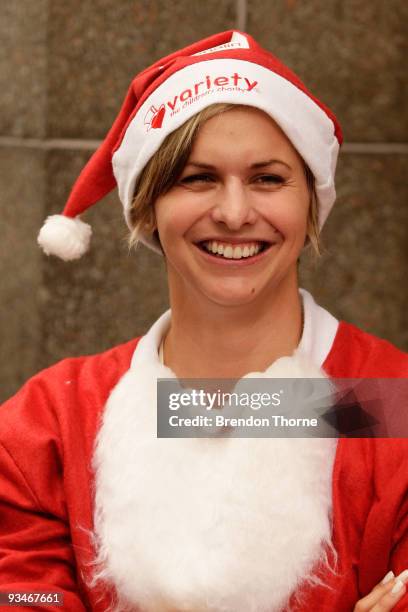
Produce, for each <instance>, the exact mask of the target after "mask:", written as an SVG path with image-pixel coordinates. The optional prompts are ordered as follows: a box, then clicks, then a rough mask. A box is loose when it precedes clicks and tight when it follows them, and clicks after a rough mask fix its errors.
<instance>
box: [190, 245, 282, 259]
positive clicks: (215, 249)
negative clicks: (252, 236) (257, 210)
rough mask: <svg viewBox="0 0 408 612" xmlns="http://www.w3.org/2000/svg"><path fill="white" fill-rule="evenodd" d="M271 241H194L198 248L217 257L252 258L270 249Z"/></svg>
mask: <svg viewBox="0 0 408 612" xmlns="http://www.w3.org/2000/svg"><path fill="white" fill-rule="evenodd" d="M273 244H275V243H272V242H264V241H257V240H255V241H251V242H242V243H237V244H235V243H234V244H232V243H231V242H220V241H218V240H205V241H202V242H198V243H196V246H198V248H199V249H201V250H202V251H204V253H207V254H209V255H211V256H213V257H214V258H217V259H230V260H231V259H233V260H240V259H252V258H254V257H256V256H257V255H259V254H260V253H263V252H265V251H267V250H268V249H270V248H271V247H272V246H273Z"/></svg>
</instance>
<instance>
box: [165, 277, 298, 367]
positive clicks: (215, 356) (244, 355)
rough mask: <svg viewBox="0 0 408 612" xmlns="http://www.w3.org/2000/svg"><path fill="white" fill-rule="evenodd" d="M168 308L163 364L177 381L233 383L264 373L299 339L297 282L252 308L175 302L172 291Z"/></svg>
mask: <svg viewBox="0 0 408 612" xmlns="http://www.w3.org/2000/svg"><path fill="white" fill-rule="evenodd" d="M170 303H171V308H172V318H171V327H170V330H169V332H168V334H167V336H166V339H165V343H164V363H165V364H166V365H167V366H168V367H170V368H171V369H172V370H173V372H175V374H176V375H177V376H178V377H179V378H236V377H242V376H244V375H245V374H247V373H248V372H254V371H255V372H257V371H264V370H266V368H267V367H268V366H269V365H271V364H272V363H273V362H274V361H276V359H279V358H280V357H284V356H289V355H292V354H293V351H294V350H295V349H296V348H297V346H298V344H299V342H300V338H301V335H302V304H301V297H300V295H299V290H298V285H297V278H295V279H293V280H292V281H291V282H287V283H285V284H282V285H281V286H279V287H278V288H275V289H274V292H273V296H270V297H269V298H268V299H265V297H264V298H263V299H260V300H258V303H255V304H254V303H251V304H247V305H244V306H241V305H240V306H239V307H230V306H228V307H226V306H220V305H218V304H211V305H210V306H209V304H208V301H205V302H204V301H203V300H199V299H197V298H196V296H192V298H190V299H187V300H184V301H183V302H181V303H177V302H176V303H175V301H174V300H172V296H171V292H170Z"/></svg>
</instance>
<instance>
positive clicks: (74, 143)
mask: <svg viewBox="0 0 408 612" xmlns="http://www.w3.org/2000/svg"><path fill="white" fill-rule="evenodd" d="M101 143H102V140H86V139H79V138H48V139H47V138H45V139H42V138H18V137H14V136H0V147H1V148H4V149H6V148H17V149H19V148H20V149H38V150H46V151H50V150H61V149H62V150H66V151H96V149H97V148H98V147H99V145H100V144H101ZM340 151H341V153H359V154H368V155H382V154H388V155H395V154H402V155H407V154H408V143H406V142H347V143H345V144H344V145H343V146H342V147H341V149H340Z"/></svg>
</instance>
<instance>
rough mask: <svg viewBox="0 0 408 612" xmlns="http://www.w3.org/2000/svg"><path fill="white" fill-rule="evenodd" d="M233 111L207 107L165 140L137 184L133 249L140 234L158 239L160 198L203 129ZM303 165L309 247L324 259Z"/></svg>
mask: <svg viewBox="0 0 408 612" xmlns="http://www.w3.org/2000/svg"><path fill="white" fill-rule="evenodd" d="M234 108H237V105H236V104H226V103H218V104H212V105H210V106H207V107H206V108H204V109H203V110H202V111H200V112H199V113H197V114H196V115H194V117H191V118H190V119H188V120H187V121H186V122H185V123H183V125H181V126H180V127H179V128H178V129H177V130H174V132H171V133H170V134H169V135H168V136H167V137H166V138H165V140H164V141H163V144H162V145H161V147H160V148H159V149H158V150H157V151H156V153H155V154H154V155H153V157H152V158H151V159H150V160H149V162H148V163H147V164H146V166H145V167H144V168H143V170H142V172H141V174H140V176H139V178H138V180H137V182H136V186H135V196H134V199H133V201H132V205H131V208H130V220H131V224H132V230H131V233H130V236H129V240H128V242H129V247H130V248H131V247H133V246H136V244H137V243H138V241H139V237H140V234H154V233H156V237H157V238H158V234H157V229H156V218H155V212H154V203H155V201H156V200H157V198H158V197H159V196H161V195H163V194H165V193H166V192H167V191H169V190H170V189H171V188H172V187H173V185H174V184H175V183H176V181H177V180H178V178H179V176H180V174H181V173H182V171H183V169H184V166H185V165H186V163H187V160H188V158H189V156H190V153H191V150H192V147H193V142H194V138H195V137H196V136H197V133H198V130H199V129H200V126H202V125H203V124H204V123H205V122H206V121H207V120H208V119H210V118H211V117H214V116H215V115H219V114H221V113H225V112H226V111H229V110H232V109H234ZM303 163H304V171H305V176H306V181H307V186H308V189H309V193H310V208H309V215H308V220H307V238H306V244H308V245H310V246H311V247H312V248H313V250H314V252H315V254H316V255H321V245H320V238H319V234H320V232H319V209H318V200H317V196H316V189H315V178H314V176H313V173H312V171H311V170H310V168H309V167H308V166H307V164H306V163H305V162H303Z"/></svg>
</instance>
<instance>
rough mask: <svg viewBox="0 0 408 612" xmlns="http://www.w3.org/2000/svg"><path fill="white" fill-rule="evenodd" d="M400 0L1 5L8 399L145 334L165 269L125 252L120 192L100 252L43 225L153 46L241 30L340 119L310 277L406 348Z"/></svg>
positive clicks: (103, 215)
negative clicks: (51, 252)
mask: <svg viewBox="0 0 408 612" xmlns="http://www.w3.org/2000/svg"><path fill="white" fill-rule="evenodd" d="M407 9H408V5H407V3H405V2H403V1H402V0H390V1H389V2H387V3H384V2H383V1H382V0H372V1H371V2H367V1H366V0H331V1H329V2H328V1H327V0H308V2H302V1H301V0H286V1H284V0H274V1H270V2H267V1H265V0H247V1H246V2H245V0H223V1H221V2H220V1H215V0H207V1H206V2H201V1H200V2H198V1H191V0H183V1H178V2H175V3H168V2H164V1H163V0H121V2H112V1H111V0H92V1H91V0H65V2H59V1H57V0H35V1H34V0H17V2H4V3H2V6H1V8H0V32H1V40H2V61H1V64H0V86H1V96H0V98H1V99H0V104H1V107H0V108H1V112H0V176H1V182H0V207H1V216H2V220H3V223H2V228H3V231H2V237H1V242H0V274H1V279H2V282H1V288H0V294H1V303H2V307H1V311H0V330H1V349H2V357H1V369H0V399H4V398H6V397H7V396H8V395H10V394H12V393H13V392H14V391H15V390H16V389H17V388H18V387H19V386H20V385H21V383H22V382H23V381H24V380H25V379H27V378H28V377H29V376H30V375H32V374H33V373H34V372H36V371H38V370H39V369H41V368H43V367H46V366H47V365H50V364H52V363H54V362H55V361H57V360H58V359H61V358H63V357H66V356H75V355H81V354H87V353H93V352H97V351H101V350H103V349H105V348H108V347H109V346H111V345H113V344H116V343H120V342H122V341H126V340H127V339H129V338H131V337H134V336H136V335H140V334H142V333H143V332H144V331H145V330H146V329H147V327H148V326H149V325H150V324H151V322H152V321H153V320H154V319H155V318H157V316H158V315H159V314H160V313H161V312H162V311H163V310H164V309H165V308H166V306H167V294H166V284H165V270H164V266H163V262H162V261H161V259H160V258H159V257H158V256H155V255H154V254H152V253H149V252H148V251H147V250H145V249H140V250H139V251H138V252H136V253H133V254H129V253H128V251H127V248H126V243H125V237H126V233H127V230H126V226H125V224H124V222H123V220H122V213H121V207H120V204H119V202H118V199H117V196H116V194H114V193H113V194H111V195H110V196H109V197H107V198H105V200H104V201H102V202H101V203H100V204H99V205H98V207H97V210H96V209H95V210H93V211H91V212H90V213H89V214H88V215H87V221H89V222H90V223H91V224H92V226H93V228H94V237H93V246H92V250H91V252H90V253H89V254H88V255H87V256H86V257H84V258H83V260H82V261H79V262H75V263H71V264H66V263H63V262H60V261H57V260H56V259H52V258H50V259H48V258H46V257H45V256H43V255H42V254H41V253H40V251H39V249H38V248H37V246H36V234H37V231H38V228H39V227H40V225H41V223H42V220H43V218H45V217H46V216H47V215H48V214H50V213H52V212H60V211H61V210H62V208H63V205H64V202H65V199H66V197H67V195H68V193H69V190H70V188H71V186H72V184H73V182H74V180H75V178H76V176H77V175H78V173H79V171H80V170H81V168H82V166H83V165H84V163H85V162H86V160H87V159H88V157H89V156H90V155H91V153H92V151H93V150H94V149H95V147H96V146H97V144H98V141H99V140H100V139H102V138H103V137H104V135H105V133H106V132H107V130H108V129H109V127H110V125H111V123H112V120H113V119H114V118H115V116H116V113H117V111H118V109H119V107H120V104H121V102H122V100H123V97H124V95H125V93H126V91H127V87H128V84H129V82H130V80H131V78H132V77H133V76H134V75H135V74H136V73H137V72H138V71H140V70H141V69H143V68H145V67H146V66H147V65H148V64H150V63H151V62H152V61H154V60H155V59H157V58H159V57H161V56H163V55H164V54H166V53H170V52H171V51H173V50H175V49H178V48H180V47H182V46H185V45H186V44H189V43H191V42H193V41H195V40H197V39H199V38H202V37H204V36H208V35H210V34H213V33H215V32H217V31H222V30H226V29H230V28H239V29H243V30H246V31H248V32H249V33H250V34H252V35H253V36H254V37H255V38H256V39H258V40H259V42H260V43H261V44H263V45H264V46H266V47H267V48H268V49H270V50H271V51H273V52H274V53H276V55H278V56H280V57H281V59H282V60H283V61H284V62H286V63H287V64H288V65H289V66H290V67H292V68H293V69H294V70H295V71H296V72H298V74H299V75H300V76H301V78H302V79H303V80H304V81H305V82H306V84H307V85H308V86H309V87H310V88H311V89H312V91H313V92H314V93H315V94H316V95H317V96H318V97H321V98H322V99H323V100H324V101H325V102H326V103H327V104H328V105H329V106H331V107H332V108H333V110H334V111H335V112H336V114H337V116H338V117H339V119H340V122H341V124H342V126H343V129H344V133H345V142H346V144H345V146H344V147H343V151H342V153H341V156H340V161H339V170H338V175H337V185H338V202H337V204H336V207H335V210H334V212H333V213H332V215H331V217H330V219H329V221H328V223H327V226H326V228H325V230H324V241H325V244H326V252H325V255H324V257H323V258H322V259H321V260H320V261H319V262H318V263H317V264H313V263H312V262H311V261H307V260H306V261H304V262H302V265H301V277H302V283H301V284H302V285H303V286H305V287H307V288H309V289H311V290H312V292H313V293H314V294H315V296H316V298H317V299H318V301H320V303H321V304H322V305H324V306H325V307H327V308H329V309H330V310H331V311H332V312H333V313H334V314H335V315H336V316H337V317H339V318H343V319H346V320H349V321H351V322H354V323H356V324H357V325H360V326H361V327H362V328H364V329H366V330H367V331H370V332H372V333H375V334H377V335H380V336H382V337H384V338H387V339H389V340H390V341H392V342H394V343H395V344H397V345H398V346H400V347H401V348H404V349H408V320H407V308H406V306H405V303H406V299H407V292H408V290H407V286H408V285H407V282H406V280H405V277H406V270H407V264H408V249H407V233H408V232H407V217H408V209H407V206H406V199H407V186H406V180H405V178H406V174H407V163H406V162H407V154H408V147H407V144H406V142H407V119H408V116H407V110H406V104H405V103H404V100H403V98H402V90H403V85H404V82H405V81H404V79H405V74H404V73H405V61H404V54H403V45H404V36H405V32H404V23H406V18H407V12H408V10H407Z"/></svg>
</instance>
